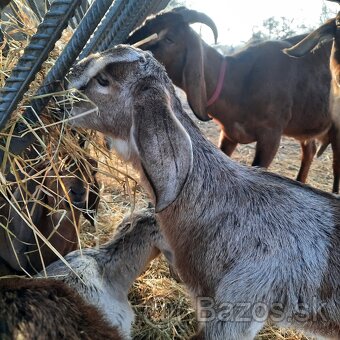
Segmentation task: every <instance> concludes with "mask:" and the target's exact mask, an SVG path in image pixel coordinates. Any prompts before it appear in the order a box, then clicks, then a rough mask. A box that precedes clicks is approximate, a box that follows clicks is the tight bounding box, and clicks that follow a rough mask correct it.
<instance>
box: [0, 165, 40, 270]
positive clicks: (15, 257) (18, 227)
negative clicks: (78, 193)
mask: <svg viewBox="0 0 340 340" xmlns="http://www.w3.org/2000/svg"><path fill="white" fill-rule="evenodd" d="M34 172H36V170H31V171H30V173H29V174H30V175H33V173H34ZM39 185H40V181H34V180H29V181H27V187H26V188H25V190H23V189H21V190H20V189H19V188H17V189H16V190H15V191H14V193H13V198H12V201H13V205H15V206H16V209H15V208H14V207H12V206H11V207H10V215H9V220H10V223H9V228H8V229H9V233H8V234H7V235H6V236H5V239H4V240H3V246H1V249H0V256H1V257H3V258H4V259H5V260H6V262H7V263H8V264H9V265H10V266H11V267H12V268H13V269H15V270H17V271H21V270H22V268H24V269H26V270H27V269H28V263H27V257H26V254H25V252H26V250H27V246H28V245H29V244H32V243H34V242H35V240H34V234H33V231H32V229H31V228H30V227H29V225H28V223H30V222H28V223H26V221H25V220H24V219H23V218H22V216H24V215H26V213H27V211H29V212H30V219H31V221H32V222H33V224H35V225H37V224H38V222H39V221H40V220H41V218H42V214H43V205H41V204H39V203H36V202H40V203H42V201H43V200H44V198H45V197H46V195H45V194H44V193H43V191H42V190H40V189H39ZM25 192H26V194H25V196H26V197H24V202H23V197H22V196H23V195H22V194H23V193H25ZM33 194H34V195H33ZM31 196H34V200H33V198H32V197H31ZM16 202H20V204H19V206H17V205H16ZM26 202H27V203H26ZM44 203H45V204H46V202H44ZM22 213H24V214H23V215H21V214H22ZM28 221H29V219H28ZM14 235H15V236H14ZM9 238H10V239H11V240H10V239H9ZM14 252H15V253H14Z"/></svg>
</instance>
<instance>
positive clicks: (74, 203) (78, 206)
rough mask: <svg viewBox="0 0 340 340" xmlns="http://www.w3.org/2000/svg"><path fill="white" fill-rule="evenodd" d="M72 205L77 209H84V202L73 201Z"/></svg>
mask: <svg viewBox="0 0 340 340" xmlns="http://www.w3.org/2000/svg"><path fill="white" fill-rule="evenodd" d="M72 204H73V205H74V206H75V207H76V208H78V209H85V208H86V202H85V201H73V202H72Z"/></svg>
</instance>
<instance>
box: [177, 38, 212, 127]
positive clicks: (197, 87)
mask: <svg viewBox="0 0 340 340" xmlns="http://www.w3.org/2000/svg"><path fill="white" fill-rule="evenodd" d="M188 34H191V37H190V39H187V42H188V44H187V54H186V61H185V65H184V68H183V89H184V91H185V92H186V94H187V98H188V103H189V105H190V107H191V109H192V111H193V112H194V114H195V115H196V117H197V118H198V119H200V120H203V121H207V120H210V119H211V118H210V117H209V116H208V114H207V91H206V86H205V78H204V63H203V57H204V56H203V46H202V44H201V41H200V39H199V38H198V37H197V36H196V34H194V33H188Z"/></svg>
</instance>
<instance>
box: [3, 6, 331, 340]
mask: <svg viewBox="0 0 340 340" xmlns="http://www.w3.org/2000/svg"><path fill="white" fill-rule="evenodd" d="M14 3H15V5H16V6H15V9H14V12H15V14H10V15H9V16H8V17H7V18H3V21H2V26H3V28H5V30H6V34H5V37H6V43H7V44H8V47H9V49H8V52H7V54H6V55H5V52H4V51H5V49H4V46H2V50H1V51H0V64H1V65H0V86H3V85H4V83H5V80H6V78H7V77H8V76H9V75H10V73H11V69H12V68H13V67H14V65H15V64H16V62H17V60H18V58H19V56H20V55H22V53H23V49H24V47H25V46H26V44H27V42H28V41H29V37H30V36H31V35H32V34H33V33H34V32H35V30H36V27H37V19H36V18H35V16H34V14H33V13H32V12H31V11H30V10H29V7H28V6H27V4H26V3H25V1H19V0H16V1H14ZM13 34H15V35H16V37H20V40H18V39H13ZM71 35H72V31H67V32H65V33H64V34H63V37H62V39H61V40H60V41H59V42H58V44H57V45H56V47H55V49H54V50H53V52H52V53H51V54H50V56H49V59H48V60H47V61H46V62H45V63H44V66H43V68H42V70H41V71H40V72H39V74H38V76H37V78H36V80H35V81H34V82H33V83H32V85H31V86H30V89H29V90H28V91H27V93H26V95H25V97H24V99H23V101H22V103H21V104H20V105H19V107H18V109H17V110H16V111H15V112H14V113H13V115H12V117H11V119H10V120H9V122H8V124H7V126H6V128H5V129H4V130H3V131H2V132H1V133H0V138H1V137H6V138H7V140H8V141H9V139H10V138H11V136H13V131H14V126H15V124H16V123H17V122H22V123H23V124H25V125H26V128H27V131H30V132H32V133H34V134H35V136H36V138H37V142H36V144H35V145H34V146H33V147H31V148H30V150H29V152H26V154H25V155H13V154H8V153H7V154H6V159H5V160H6V164H9V165H10V169H11V172H12V174H13V178H12V179H11V180H9V179H8V178H6V176H5V174H4V170H5V162H4V163H3V164H2V167H1V172H0V195H2V196H3V198H4V200H3V201H2V203H1V204H0V209H1V206H2V205H7V204H11V205H12V207H13V208H14V209H17V210H18V212H19V213H20V214H21V216H22V218H23V219H25V220H27V222H28V224H29V225H30V227H31V228H32V230H33V231H34V232H35V235H36V237H37V238H41V239H43V240H44V241H45V242H46V244H47V245H49V243H48V240H46V239H45V238H44V237H43V236H42V235H41V233H40V232H39V231H38V230H37V228H36V227H35V225H34V224H33V223H31V218H30V212H29V211H25V209H22V210H19V207H20V202H19V201H20V200H22V201H24V202H25V200H26V202H27V200H34V199H35V197H34V195H27V190H26V191H25V183H27V181H28V180H37V178H35V177H34V176H41V173H37V174H34V175H32V174H31V172H30V169H31V168H32V167H35V166H37V165H38V164H39V163H41V162H46V163H47V164H48V166H49V167H51V168H53V169H54V170H55V173H56V174H57V175H56V178H55V179H56V180H57V181H59V182H60V185H61V186H63V179H62V178H60V176H59V175H58V170H60V168H62V167H63V165H64V163H65V155H68V157H69V158H70V157H71V158H72V160H73V162H75V163H76V164H77V162H78V161H79V159H81V160H83V162H84V161H86V157H88V156H92V157H93V158H95V159H97V160H98V164H99V166H98V178H99V181H100V183H101V203H100V208H99V214H98V219H97V224H96V226H97V227H96V229H93V228H92V227H91V226H90V224H89V223H88V222H86V221H85V220H82V226H81V233H80V246H83V247H88V246H97V245H98V244H99V243H103V242H104V241H106V240H108V239H109V238H110V236H111V235H112V233H113V232H114V226H115V225H116V224H117V223H118V222H119V221H120V220H121V218H122V217H123V216H124V215H126V214H128V213H129V212H131V211H132V210H133V209H135V208H141V207H145V206H147V204H148V199H147V197H146V195H145V193H144V192H143V191H142V190H141V188H140V187H139V186H138V185H137V184H136V183H137V182H136V181H135V180H134V178H137V176H136V174H135V173H134V172H133V171H132V170H131V169H129V168H128V167H127V166H126V165H125V164H123V163H122V162H121V161H120V160H119V159H118V158H116V157H115V156H114V155H113V154H112V153H111V152H110V151H108V150H107V148H106V147H105V143H104V142H103V139H102V137H101V136H99V135H97V134H95V133H94V132H91V131H78V132H77V134H75V133H74V131H72V130H71V128H70V127H69V126H68V125H67V119H64V120H60V118H55V117H54V111H55V110H54V107H55V103H58V104H59V106H64V105H65V106H68V104H69V101H70V100H74V98H72V95H73V94H72V95H71V94H70V93H67V92H66V91H62V92H59V93H55V94H54V96H53V97H54V101H53V103H52V104H50V106H49V107H48V108H46V109H45V110H44V112H43V114H42V116H41V117H40V118H39V119H38V123H37V124H36V125H35V126H34V127H32V126H30V125H29V124H28V123H27V122H25V121H24V119H23V118H22V117H21V115H22V112H23V111H24V110H25V108H26V107H27V105H29V100H30V99H31V98H32V96H33V95H34V93H35V92H36V90H37V88H38V87H39V85H40V84H41V82H42V80H43V78H44V77H45V75H46V74H47V72H48V70H49V68H50V67H51V65H53V64H54V62H55V60H56V58H57V57H58V55H59V54H60V51H61V49H62V48H63V46H64V45H65V44H66V42H67V41H68V39H69V38H70V37H71ZM151 38H154V37H151ZM143 43H144V42H143ZM65 98H66V99H65ZM70 98H71V99H70ZM81 100H84V99H81ZM87 114H95V111H94V112H88V113H87ZM200 127H201V128H203V130H204V132H206V133H207V134H208V136H209V137H212V136H217V135H218V131H217V129H216V127H215V125H208V124H205V125H203V124H200ZM80 140H81V141H82V144H84V145H85V147H81V146H80ZM5 150H6V148H5ZM289 150H293V151H291V152H292V153H297V149H296V148H295V149H289ZM249 151H251V154H250V153H249ZM252 151H253V150H252V146H246V147H244V148H241V149H240V152H239V153H238V154H237V155H236V158H238V159H239V160H241V161H243V162H248V163H249V159H250V158H251V157H252ZM285 157H286V156H285ZM285 157H283V159H281V158H278V161H277V162H276V163H275V165H274V166H273V169H274V171H275V170H279V171H281V173H282V172H283V173H284V174H287V173H288V174H289V175H290V174H291V173H290V170H289V169H288V170H287V167H286V161H287V159H288V158H289V159H291V155H288V156H287V158H285ZM325 157H329V156H327V153H326V156H325ZM87 166H88V169H91V165H90V164H88V165H87ZM282 166H283V168H282ZM291 167H292V169H291V170H293V171H295V170H296V167H297V162H295V163H293V164H292V165H291ZM282 169H284V170H282ZM286 170H287V171H286ZM321 173H322V175H323V176H322V177H323V178H326V179H325V180H324V182H325V183H324V185H326V180H327V181H328V177H327V176H330V174H329V171H328V172H326V170H325V169H324V168H321V169H319V174H321ZM313 181H315V182H318V183H319V180H316V179H314V178H313ZM16 187H19V188H21V189H20V190H22V195H21V196H22V197H21V198H20V199H19V200H18V199H15V197H14V196H13V190H14V188H16ZM41 189H42V190H46V191H48V188H46V187H45V188H44V187H43V188H41ZM65 199H67V200H69V197H68V195H67V192H65ZM36 203H37V204H41V203H40V202H39V201H37V202H36ZM49 209H50V210H51V213H53V212H54V211H56V210H57V209H58V207H50V208H49ZM0 227H2V228H6V229H7V225H6V223H3V224H2V225H0ZM54 251H55V250H54ZM130 299H131V301H132V304H133V305H134V310H135V313H136V324H135V327H134V337H135V338H136V339H150V340H151V339H152V340H154V339H187V338H188V337H189V336H190V335H193V334H194V331H195V329H196V327H197V324H196V321H195V317H194V311H193V308H192V305H191V303H190V300H189V298H188V296H187V293H186V291H185V288H184V287H183V286H182V285H181V284H178V283H177V282H175V281H174V280H173V279H172V278H171V276H170V274H169V270H168V266H167V264H166V262H165V261H164V260H163V258H160V259H157V260H155V261H154V262H153V263H152V264H151V266H150V268H149V269H148V270H147V271H146V272H145V273H144V274H143V275H142V276H141V277H140V278H139V279H138V280H137V281H136V282H135V284H134V286H133V289H132V290H131V292H130ZM259 338H260V339H289V340H299V339H300V340H301V339H304V338H303V337H301V336H300V335H299V334H297V333H294V332H280V331H278V330H276V329H271V328H268V329H266V330H265V331H264V332H263V333H262V335H260V336H259Z"/></svg>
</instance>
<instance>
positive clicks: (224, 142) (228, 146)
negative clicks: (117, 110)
mask: <svg viewBox="0 0 340 340" xmlns="http://www.w3.org/2000/svg"><path fill="white" fill-rule="evenodd" d="M237 144H238V143H236V142H233V141H231V140H230V139H229V138H228V137H227V136H226V135H225V133H224V131H223V130H221V133H220V140H219V143H218V147H219V148H220V149H221V150H222V151H223V152H224V153H225V154H226V155H227V156H229V157H230V156H231V155H232V153H233V152H234V150H235V148H236V146H237Z"/></svg>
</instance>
